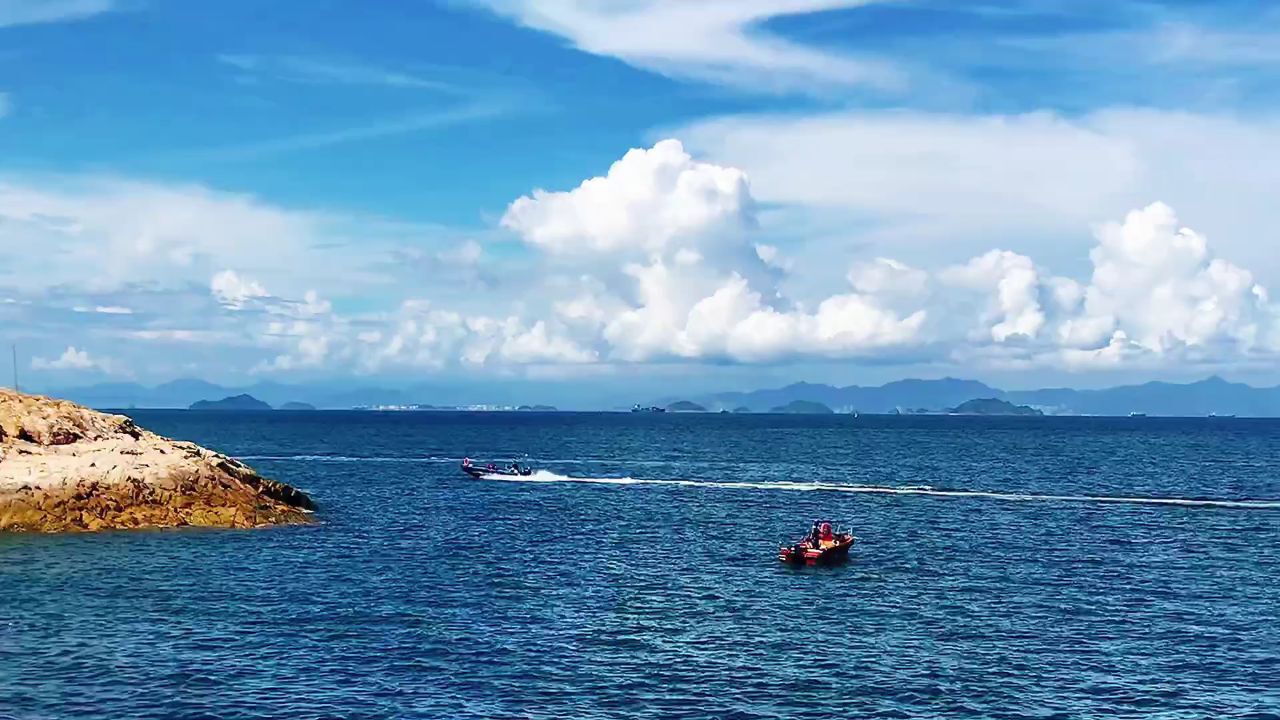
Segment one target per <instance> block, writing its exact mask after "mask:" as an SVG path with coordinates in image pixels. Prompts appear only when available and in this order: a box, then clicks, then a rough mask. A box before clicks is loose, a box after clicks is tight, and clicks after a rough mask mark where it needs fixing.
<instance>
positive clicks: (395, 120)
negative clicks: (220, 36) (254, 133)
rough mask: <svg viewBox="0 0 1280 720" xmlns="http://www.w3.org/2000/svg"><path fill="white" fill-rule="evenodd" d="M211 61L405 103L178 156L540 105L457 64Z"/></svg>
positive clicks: (243, 152) (290, 58) (293, 147)
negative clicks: (339, 122)
mask: <svg viewBox="0 0 1280 720" xmlns="http://www.w3.org/2000/svg"><path fill="white" fill-rule="evenodd" d="M216 60H217V61H218V62H219V63H221V64H222V65H224V66H226V67H228V68H231V69H233V70H234V71H235V72H237V73H240V76H239V77H240V79H243V80H248V81H252V82H253V83H255V84H258V83H262V84H264V85H266V84H270V83H275V84H288V85H294V86H301V87H306V86H312V87H313V88H314V89H315V91H316V92H317V93H324V102H325V103H326V106H327V104H328V102H329V94H330V93H332V92H333V91H334V89H335V88H336V87H338V86H348V87H351V86H359V87H363V88H374V89H379V90H385V91H387V93H389V94H388V95H387V98H388V99H389V102H390V103H391V104H392V105H402V104H405V103H406V101H407V102H410V103H412V105H408V107H406V109H404V110H403V111H402V112H399V113H396V114H390V115H383V116H381V117H373V118H370V119H369V120H368V121H367V122H362V123H357V124H352V125H345V126H341V127H337V128H328V129H316V130H310V131H303V132H298V133H296V134H292V135H286V136H281V137H274V138H265V139H258V140H248V141H245V142H239V143H230V144H227V145H222V146H214V147H207V148H197V149H194V150H191V151H189V152H184V153H181V156H182V158H183V159H188V160H190V159H198V160H201V161H212V162H221V161H241V160H254V159H259V158H263V157H271V156H276V155H284V154H288V153H293V152H299V151H305V150H312V149H317V148H324V147H331V146H335V145H344V144H348V143H356V142H362V141H367V140H374V139H378V138H384V137H392V136H396V135H405V134H411V133H416V132H421V131H425V130H436V129H441V128H446V127H452V126H455V125H462V124H466V123H471V122H480V121H484V120H489V119H493V118H497V117H500V116H504V115H508V114H511V113H514V112H521V113H529V112H538V111H539V110H541V109H542V108H544V107H546V103H545V101H544V100H543V99H542V98H541V96H540V95H538V93H537V92H536V91H533V90H530V89H528V88H525V87H515V86H513V85H512V84H511V83H510V82H509V81H507V80H505V79H503V78H498V77H493V76H489V75H486V74H484V73H479V72H476V71H473V70H468V69H463V68H449V67H441V66H431V67H429V68H423V67H415V68H413V69H398V68H391V67H386V66H381V65H377V64H374V63H369V62H363V61H360V60H354V59H351V58H334V57H327V56H319V55H315V56H307V55H278V54H247V53H237V54H231V53H226V54H221V55H218V56H217V57H216Z"/></svg>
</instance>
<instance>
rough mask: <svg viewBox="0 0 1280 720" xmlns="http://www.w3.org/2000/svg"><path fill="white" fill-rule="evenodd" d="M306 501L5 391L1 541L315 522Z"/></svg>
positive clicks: (207, 459)
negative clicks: (27, 534) (6, 533)
mask: <svg viewBox="0 0 1280 720" xmlns="http://www.w3.org/2000/svg"><path fill="white" fill-rule="evenodd" d="M311 509H312V503H311V500H310V499H309V498H307V496H306V495H305V494H303V493H302V492H300V491H298V490H296V489H294V488H292V487H290V486H288V485H285V484H284V483H279V482H276V481H273V480H268V479H266V478H264V477H262V476H260V475H258V474H257V473H256V472H254V471H253V469H252V468H250V467H248V466H247V465H245V464H243V463H241V462H239V461H238V460H235V459H233V458H229V457H226V456H225V455H220V454H218V453H216V452H213V451H211V450H207V449H205V448H202V447H200V446H199V445H196V444H195V443H190V442H180V441H175V440H170V439H168V438H164V437H161V436H159V435H156V434H155V433H152V432H149V431H147V430H144V429H142V428H140V427H138V426H137V425H135V424H134V423H133V421H132V420H130V419H129V418H127V417H123V416H121V415H108V414H106V413H100V412H95V411H93V410H89V409H88V408H84V407H81V406H79V405H76V404H74V403H70V402H65V401H61V400H53V399H50V398H44V397H39V396H34V395H25V394H21V393H16V392H13V391H11V390H0V531H3V530H10V531H15V530H16V531H36V532H61V531H81V530H103V529H113V528H144V527H176V526H182V525H198V526H207V527H237V528H246V527H258V526H262V525H276V524H284V523H305V522H308V521H309V518H308V511H310V510H311Z"/></svg>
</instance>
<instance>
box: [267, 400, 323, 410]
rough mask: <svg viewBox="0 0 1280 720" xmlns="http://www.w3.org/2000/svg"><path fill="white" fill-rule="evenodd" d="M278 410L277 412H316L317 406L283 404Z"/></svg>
mask: <svg viewBox="0 0 1280 720" xmlns="http://www.w3.org/2000/svg"><path fill="white" fill-rule="evenodd" d="M276 409H277V410H315V409H316V406H315V405H312V404H311V403H304V402H297V401H293V402H287V403H283V404H281V405H280V407H278V408H276Z"/></svg>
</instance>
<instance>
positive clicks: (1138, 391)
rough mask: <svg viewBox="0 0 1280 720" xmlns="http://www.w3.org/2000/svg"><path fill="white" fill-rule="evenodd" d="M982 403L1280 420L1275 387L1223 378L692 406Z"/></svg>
mask: <svg viewBox="0 0 1280 720" xmlns="http://www.w3.org/2000/svg"><path fill="white" fill-rule="evenodd" d="M987 398H993V399H998V400H1004V401H1006V402H1010V403H1014V404H1016V405H1026V406H1029V407H1032V408H1035V409H1037V410H1040V411H1041V412H1043V413H1045V414H1046V415H1129V414H1130V413H1140V414H1146V415H1165V416H1192V417H1194V416H1206V415H1220V416H1221V415H1239V416H1246V417H1280V387H1269V388H1257V387H1253V386H1250V385H1245V384H1243V383H1233V382H1227V381H1226V380H1223V379H1222V378H1220V377H1210V378H1208V379H1205V380H1201V381H1199V382H1193V383H1187V384H1178V383H1167V382H1149V383H1144V384H1142V385H1126V386H1121V387H1114V388H1108V389H1105V390H1073V389H1070V388H1046V389H1042V390H1009V391H1006V390H1001V389H999V388H993V387H991V386H989V385H986V384H984V383H980V382H977V381H976V380H959V379H956V378H943V379H941V380H899V381H897V382H891V383H888V384H887V385H880V386H876V387H861V386H857V385H852V386H849V387H833V386H831V385H822V384H814V383H796V384H794V385H788V386H786V387H782V388H776V389H769V390H755V391H752V392H729V393H718V394H715V395H709V396H706V397H695V398H693V401H694V402H697V403H698V404H700V405H703V406H705V407H706V408H707V409H708V410H710V411H712V412H715V411H719V410H722V409H728V410H733V409H735V408H740V407H745V408H748V409H750V410H751V411H753V412H767V411H769V410H772V409H773V408H777V407H781V406H785V405H788V404H790V403H793V402H796V401H808V402H816V403H822V404H824V405H826V406H828V407H830V408H832V409H834V410H836V411H837V412H861V413H894V412H906V411H909V410H910V411H915V410H921V409H924V410H930V411H940V412H941V411H946V410H947V409H948V408H955V407H958V406H961V405H963V404H964V403H966V402H969V401H971V400H979V399H987Z"/></svg>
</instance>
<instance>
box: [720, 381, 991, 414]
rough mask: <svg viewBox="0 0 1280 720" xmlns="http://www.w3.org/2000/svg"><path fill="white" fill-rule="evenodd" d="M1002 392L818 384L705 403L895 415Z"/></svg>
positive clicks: (968, 386)
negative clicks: (813, 405)
mask: <svg viewBox="0 0 1280 720" xmlns="http://www.w3.org/2000/svg"><path fill="white" fill-rule="evenodd" d="M1000 395H1001V391H1000V390H997V389H995V388H992V387H989V386H987V385H984V384H983V383H980V382H977V381H975V380H959V379H956V378H942V379H940V380H899V381H897V382H891V383H888V384H886V385H881V386H879V387H861V386H858V385H852V386H849V387H842V388H841V387H833V386H831V385H822V384H815V383H795V384H793V385H788V386H786V387H783V388H776V389H770V390H756V391H753V392H742V393H722V394H719V395H714V396H712V397H710V398H707V399H706V400H705V401H702V402H703V403H704V404H706V405H708V406H709V407H713V408H719V407H727V408H734V407H747V408H750V409H751V410H755V411H765V410H772V409H773V408H775V407H781V406H783V405H786V404H788V403H790V402H794V401H796V400H803V401H807V402H817V403H822V404H823V405H826V406H827V407H832V408H849V409H852V410H857V411H859V412H867V413H891V412H894V411H895V410H896V409H897V408H900V407H913V408H914V407H922V408H928V409H931V410H944V409H946V408H950V407H953V406H955V405H958V404H960V403H962V402H964V401H966V400H972V399H974V398H978V397H993V396H995V397H998V396H1000Z"/></svg>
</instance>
